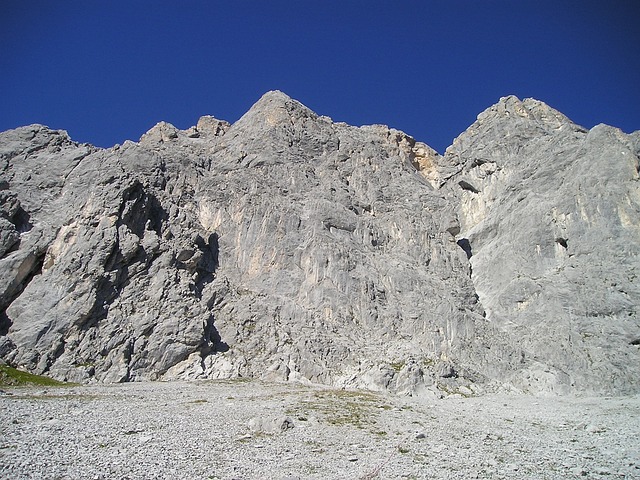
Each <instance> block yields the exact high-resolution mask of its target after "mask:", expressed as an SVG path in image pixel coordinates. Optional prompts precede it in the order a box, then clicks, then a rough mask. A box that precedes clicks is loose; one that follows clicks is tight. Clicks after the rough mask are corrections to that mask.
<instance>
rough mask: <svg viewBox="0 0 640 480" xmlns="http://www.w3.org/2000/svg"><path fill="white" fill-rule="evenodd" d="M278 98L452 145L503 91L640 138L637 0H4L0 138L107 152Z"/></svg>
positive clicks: (234, 116)
mask: <svg viewBox="0 0 640 480" xmlns="http://www.w3.org/2000/svg"><path fill="white" fill-rule="evenodd" d="M273 89H279V90H282V91H284V92H285V93H287V94H288V95H290V96H291V97H293V98H296V99H298V100H300V101H301V102H302V103H304V104H305V105H307V106H308V107H310V108H311V109H313V110H314V111H316V112H318V113H319V114H322V115H327V116H330V117H332V118H333V119H334V120H335V121H345V122H348V123H350V124H354V125H362V124H371V123H384V124H387V125H390V126H392V127H394V128H398V129H400V130H403V131H405V132H407V133H408V134H410V135H412V136H414V137H415V138H417V139H418V140H421V141H424V142H426V143H428V144H429V145H431V146H432V147H434V148H436V150H438V151H440V152H443V151H444V149H445V148H446V147H447V146H448V145H449V144H450V143H451V141H452V140H453V138H455V137H456V136H457V135H458V134H460V133H461V132H462V131H463V130H464V129H466V128H467V127H468V126H469V125H470V124H471V123H472V122H473V121H474V120H475V117H476V115H477V114H478V113H480V112H481V111H482V110H484V109H485V108H486V107H488V106H489V105H491V104H493V103H495V102H496V101H497V100H498V99H499V98H500V97H501V96H505V95H508V94H515V95H517V96H519V97H521V98H523V97H534V98H537V99H540V100H543V101H545V102H547V103H548V104H550V105H551V106H552V107H554V108H557V109H558V110H560V111H562V112H563V113H564V114H566V115H567V116H569V117H570V118H571V119H572V120H574V121H575V122H577V123H579V124H581V125H583V126H586V127H592V126H593V125H595V124H597V123H607V124H610V125H614V126H617V127H620V128H622V129H623V130H624V131H626V132H630V131H633V130H637V129H640V2H639V1H638V0H606V1H604V0H599V1H592V0H579V1H563V0H553V1H550V0H536V1H533V0H532V1H529V0H437V1H430V0H422V1H403V0H395V1H392V0H389V1H376V0H368V1H349V0H342V1H333V0H323V1H304V0H291V1H277V0H273V1H264V0H255V1H243V0H233V1H229V0H227V1H224V2H222V1H214V0H209V1H204V0H203V1H195V0H179V1H178V0H175V1H163V0H153V1H152V0H149V1H137V0H127V1H120V0H110V1H100V0H82V1H75V0H63V1H59V2H54V1H51V0H43V1H35V0H2V1H1V2H0V130H6V129H9V128H15V127H17V126H20V125H26V124H30V123H43V124H45V125H49V126H50V127H52V128H60V129H65V130H67V131H68V132H69V134H70V135H71V136H72V138H73V139H75V140H77V141H80V142H90V143H93V144H95V145H98V146H102V147H107V146H112V145H113V144H115V143H122V142H123V141H124V140H126V139H132V140H137V139H138V138H139V137H140V136H141V135H142V134H143V133H144V132H145V131H146V130H148V129H149V128H150V127H152V126H153V125H154V124H155V123H157V122H158V121H161V120H165V121H168V122H170V123H173V124H174V125H176V126H177V127H179V128H187V127H189V126H191V125H194V124H195V123H196V121H197V119H198V118H199V117H200V116H201V115H205V114H210V115H214V116H215V117H217V118H221V119H225V120H228V121H230V122H233V121H235V120H237V119H238V118H239V117H240V116H241V115H242V114H243V113H244V112H245V111H246V110H247V109H248V108H249V107H250V106H251V105H252V104H253V103H254V102H255V101H256V100H257V99H258V98H259V97H260V96H261V95H262V94H263V93H264V92H266V91H268V90H273Z"/></svg>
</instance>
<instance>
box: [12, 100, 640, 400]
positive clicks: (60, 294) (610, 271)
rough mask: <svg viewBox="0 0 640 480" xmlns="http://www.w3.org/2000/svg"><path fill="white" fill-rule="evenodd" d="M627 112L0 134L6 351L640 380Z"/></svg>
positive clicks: (110, 375) (252, 373)
mask: <svg viewBox="0 0 640 480" xmlns="http://www.w3.org/2000/svg"><path fill="white" fill-rule="evenodd" d="M639 155H640V132H636V133H634V134H631V135H625V134H623V133H622V132H620V131H619V130H617V129H615V128H612V127H607V126H604V125H599V126H597V127H595V128H593V129H591V130H590V131H587V130H585V129H583V128H581V127H579V126H577V125H575V124H573V123H572V122H571V121H570V120H568V119H567V118H566V117H564V116H563V115H561V114H560V113H559V112H556V111H554V110H553V109H551V108H550V107H548V106H546V105H545V104H543V103H541V102H537V101H535V100H530V99H528V100H525V101H522V102H521V101H520V100H518V99H516V98H515V97H507V98H503V99H501V100H500V102H499V103H498V104H496V105H494V106H493V107H491V108H489V109H488V110H487V111H485V112H483V113H482V114H481V115H479V117H478V120H477V122H475V123H474V124H473V125H472V126H471V127H469V129H468V130H467V131H466V132H464V133H463V134H462V135H461V136H460V137H458V138H457V139H456V140H455V141H454V143H453V145H452V146H451V147H449V149H448V150H447V151H446V152H445V154H444V156H441V155H439V154H438V153H436V152H435V151H434V150H432V149H431V148H430V147H428V146H427V145H425V144H424V143H420V142H417V141H415V140H414V139H413V138H411V137H409V136H407V135H406V134H404V133H402V132H400V131H397V130H394V129H390V128H388V127H386V126H381V125H376V126H365V127H360V128H356V127H352V126H349V125H346V124H342V123H334V122H332V121H331V119H330V118H328V117H322V116H318V115H316V114H315V113H313V112H312V111H310V110H309V109H307V108H306V107H304V106H303V105H302V104H300V103H299V102H297V101H295V100H292V99H290V98H289V97H287V96H286V95H284V94H283V93H281V92H269V93H267V94H265V95H264V96H263V97H262V98H261V99H260V100H259V101H258V102H257V103H256V104H255V105H254V106H253V107H252V108H251V109H250V110H249V112H247V113H246V114H245V115H244V116H243V117H242V118H241V119H240V120H238V121H237V122H236V123H234V124H233V125H230V124H228V123H227V122H224V121H221V120H217V119H215V118H213V117H202V118H201V119H200V120H199V121H198V123H197V125H196V126H194V127H191V128H190V129H188V130H184V131H182V130H178V129H176V128H175V127H173V126H172V125H170V124H168V123H160V124H158V125H156V126H155V127H154V128H152V129H151V130H150V131H149V132H147V133H146V134H145V135H144V136H143V137H142V138H141V139H140V141H139V142H138V143H133V142H125V143H124V144H123V145H116V146H115V147H113V148H110V149H98V148H95V147H92V146H90V145H80V144H77V143H74V142H73V141H71V140H70V139H69V137H68V136H67V134H66V133H65V132H62V131H53V130H50V129H48V128H47V127H43V126H40V125H31V126H28V127H22V128H18V129H16V130H12V131H8V132H4V133H2V134H0V170H1V174H0V198H2V207H1V211H0V257H1V258H0V272H2V274H1V276H0V356H2V358H3V359H4V360H5V361H6V362H8V363H10V364H12V365H16V366H20V367H24V368H26V369H28V370H30V371H33V372H35V373H47V374H49V375H51V376H53V377H55V378H58V379H64V380H73V381H90V380H94V379H95V380H98V381H103V382H122V381H137V380H156V379H173V378H226V377H237V376H249V377H259V378H262V379H268V380H300V381H310V382H318V383H326V384H332V385H336V386H345V387H351V386H353V387H365V388H372V389H384V390H391V391H395V392H402V393H419V392H420V391H422V390H425V389H440V390H444V391H448V392H451V391H461V392H463V393H471V392H474V391H475V392H481V391H485V390H487V389H495V388H502V389H505V388H506V389H516V390H521V391H527V392H534V393H536V392H555V393H568V392H595V393H604V392H606V393H627V392H638V391H639V390H640V379H639V378H638V376H637V372H638V371H639V369H640V346H639V344H640V324H639V322H638V305H639V304H640V287H639V285H640V282H639V281H638V279H637V278H636V276H637V275H638V273H639V272H638V270H639V268H638V267H639V261H638V255H639V253H640V188H639V185H640V184H639V182H638V169H639V159H638V157H639Z"/></svg>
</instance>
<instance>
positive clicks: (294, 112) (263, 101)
mask: <svg viewBox="0 0 640 480" xmlns="http://www.w3.org/2000/svg"><path fill="white" fill-rule="evenodd" d="M305 117H312V118H315V117H317V115H316V113H314V112H313V111H312V110H311V109H309V108H307V107H306V106H305V105H303V104H302V103H300V102H299V101H297V100H294V99H293V98H291V97H289V96H288V95H287V94H286V93H283V92H281V91H280V90H270V91H268V92H267V93H265V94H264V95H262V97H260V99H259V100H258V101H257V102H256V103H254V104H253V106H252V107H251V108H250V109H249V111H248V112H247V113H245V114H244V115H243V116H242V118H240V120H238V122H237V123H238V124H240V125H242V124H247V123H252V124H253V123H256V122H257V123H262V122H264V124H265V125H266V126H269V127H272V126H275V125H277V124H280V123H283V122H284V123H293V121H294V120H296V119H299V118H305Z"/></svg>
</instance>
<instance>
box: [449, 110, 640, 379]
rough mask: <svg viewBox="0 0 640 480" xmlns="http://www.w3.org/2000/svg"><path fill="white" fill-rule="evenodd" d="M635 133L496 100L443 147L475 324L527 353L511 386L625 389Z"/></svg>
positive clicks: (631, 336)
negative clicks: (493, 329) (477, 316)
mask: <svg viewBox="0 0 640 480" xmlns="http://www.w3.org/2000/svg"><path fill="white" fill-rule="evenodd" d="M637 140H638V132H636V134H634V135H625V134H624V133H622V132H621V131H620V130H618V129H615V128H612V127H608V126H606V125H598V126H596V127H594V128H592V129H591V130H589V131H587V130H585V129H584V128H582V127H579V126H577V125H575V124H573V123H572V122H571V121H570V120H568V119H567V118H566V117H565V116H564V115H562V114H560V113H559V112H557V111H555V110H553V109H551V108H550V107H548V106H547V105H545V104H543V103H541V102H538V101H536V100H531V99H527V100H525V101H523V102H521V101H520V100H518V99H517V98H515V97H507V98H503V99H501V100H500V102H499V103H498V104H497V105H495V106H493V107H491V108H489V109H488V110H486V111H485V112H483V113H482V114H481V115H480V116H479V117H478V120H477V122H475V123H474V124H473V125H472V126H471V127H470V128H469V129H468V130H467V131H466V132H465V133H463V134H462V135H461V136H460V137H458V138H457V139H456V140H455V141H454V143H453V145H452V146H451V147H449V149H448V150H447V152H446V154H445V158H446V159H448V161H449V163H452V164H455V165H457V166H458V168H459V173H458V174H456V175H454V176H453V177H451V180H450V184H449V186H448V188H450V189H451V190H452V191H453V190H456V187H457V192H458V194H457V196H458V198H459V199H460V201H459V206H458V215H459V219H460V226H461V231H460V232H459V234H458V236H457V238H458V243H460V244H461V245H462V246H464V247H465V248H466V249H467V252H468V255H469V256H470V263H471V267H472V269H473V276H472V278H473V283H474V285H475V288H476V292H477V294H478V296H479V298H480V301H481V303H482V305H483V307H484V308H485V310H486V313H487V319H488V320H489V321H490V322H491V323H492V324H495V325H497V326H498V328H499V329H500V330H501V331H504V332H507V333H508V335H509V336H510V337H511V338H512V339H513V340H514V341H517V344H518V345H519V347H520V348H521V351H522V355H523V358H529V359H532V361H531V362H528V363H527V364H526V366H525V368H523V369H521V370H519V371H518V372H517V373H516V375H515V377H514V378H510V381H511V382H513V383H515V384H518V385H524V386H525V387H526V388H527V389H529V390H534V391H538V390H542V391H548V390H552V391H568V390H571V389H572V388H578V389H584V388H587V389H592V388H593V389H595V390H609V389H612V390H614V391H627V390H634V389H637V385H638V383H637V381H636V380H635V379H633V377H634V374H633V372H634V371H635V372H637V371H638V368H639V367H640V363H639V356H638V343H639V339H640V325H639V323H638V312H639V305H640V282H638V280H637V275H638V273H639V266H640V262H639V258H640V257H639V254H640V188H639V187H640V185H639V182H638V180H639V177H638V170H639V163H638V162H639V160H638V142H637Z"/></svg>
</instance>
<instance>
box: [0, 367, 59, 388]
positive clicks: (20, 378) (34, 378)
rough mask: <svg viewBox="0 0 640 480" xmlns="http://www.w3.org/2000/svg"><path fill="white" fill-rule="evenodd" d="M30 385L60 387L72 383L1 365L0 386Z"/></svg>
mask: <svg viewBox="0 0 640 480" xmlns="http://www.w3.org/2000/svg"><path fill="white" fill-rule="evenodd" d="M30 385H38V386H43V387H60V386H63V385H71V384H70V383H64V382H59V381H58V380H54V379H53V378H49V377H45V376H44V375H34V374H33V373H29V372H23V371H22V370H18V369H16V368H13V367H10V366H8V365H0V386H3V387H23V386H30Z"/></svg>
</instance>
